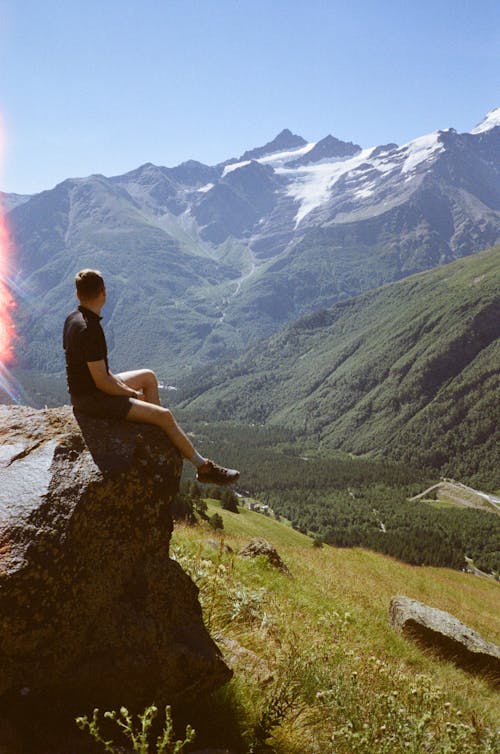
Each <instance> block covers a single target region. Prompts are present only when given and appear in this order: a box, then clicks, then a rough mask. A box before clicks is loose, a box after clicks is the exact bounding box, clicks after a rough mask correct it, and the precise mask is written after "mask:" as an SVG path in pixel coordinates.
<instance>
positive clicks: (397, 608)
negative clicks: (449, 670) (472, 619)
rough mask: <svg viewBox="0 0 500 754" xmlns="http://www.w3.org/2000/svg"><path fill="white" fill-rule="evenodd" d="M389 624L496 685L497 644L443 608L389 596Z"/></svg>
mask: <svg viewBox="0 0 500 754" xmlns="http://www.w3.org/2000/svg"><path fill="white" fill-rule="evenodd" d="M389 614H390V620H391V625H392V626H393V627H394V628H396V629H397V630H399V631H401V632H402V633H403V634H404V635H405V636H408V637H410V638H412V639H414V640H415V641H417V642H418V643H419V644H420V645H421V646H424V647H426V648H428V649H431V650H432V651H434V652H435V653H436V654H438V655H440V656H441V657H444V658H445V659H448V660H452V661H453V662H454V663H455V664H456V665H458V666H459V667H461V668H464V669H465V670H468V671H470V672H477V673H481V674H483V675H486V676H487V677H488V679H489V680H490V681H491V682H492V683H493V684H494V685H496V686H497V685H499V684H500V647H498V646H496V644H492V643H491V642H488V641H485V639H483V637H482V636H480V634H478V633H477V631H474V630H473V629H472V628H469V626H466V625H465V624H464V623H462V622H461V621H459V620H458V618H455V617H454V616H453V615H450V613H446V612H444V610H438V609H437V608H435V607H429V606H428V605H425V604H423V603H422V602H418V601H417V600H413V599H410V598H409V597H403V596H398V597H393V598H392V600H391V604H390V608H389Z"/></svg>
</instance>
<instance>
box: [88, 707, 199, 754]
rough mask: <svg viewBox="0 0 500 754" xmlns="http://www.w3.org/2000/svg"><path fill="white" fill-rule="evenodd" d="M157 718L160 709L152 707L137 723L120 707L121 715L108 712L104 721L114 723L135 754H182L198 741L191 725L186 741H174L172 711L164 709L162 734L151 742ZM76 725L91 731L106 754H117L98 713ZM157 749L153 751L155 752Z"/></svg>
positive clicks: (168, 708) (147, 709) (97, 711)
mask: <svg viewBox="0 0 500 754" xmlns="http://www.w3.org/2000/svg"><path fill="white" fill-rule="evenodd" d="M157 714H158V708H157V707H155V706H154V704H152V705H151V706H150V707H146V709H145V710H144V712H143V713H142V715H138V717H137V722H134V720H133V717H132V715H131V714H130V713H129V711H128V709H127V708H126V707H121V708H120V711H119V712H115V711H112V712H105V713H104V717H105V718H107V719H108V720H113V721H114V722H115V723H116V724H117V725H118V727H119V728H121V730H122V733H123V735H124V736H125V737H126V738H127V739H128V741H129V743H131V744H132V747H133V748H132V751H133V752H135V754H182V751H183V750H184V747H185V746H186V745H187V744H189V743H191V741H193V740H194V738H195V735H196V734H195V731H194V729H193V728H191V726H190V725H188V726H187V727H186V734H185V735H186V737H185V739H184V741H174V738H175V735H174V727H173V722H172V711H171V708H170V707H169V706H167V707H166V708H165V725H164V727H163V731H162V733H160V735H159V736H158V738H157V739H156V741H155V742H152V741H151V726H152V725H153V720H154V719H155V717H156V715H157ZM76 724H77V725H78V727H79V728H80V729H81V730H88V732H89V733H90V735H91V736H92V738H93V739H94V741H96V742H97V743H99V744H102V745H103V746H104V751H106V752H108V753H109V754H116V753H117V751H118V748H117V746H116V744H114V743H113V741H112V740H109V741H106V740H105V739H104V738H103V734H102V733H101V730H100V725H99V710H98V709H95V710H94V712H93V715H92V720H89V719H88V717H87V716H86V715H85V716H84V717H77V718H76ZM152 747H154V748H152Z"/></svg>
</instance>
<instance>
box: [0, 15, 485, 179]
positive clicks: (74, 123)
mask: <svg viewBox="0 0 500 754" xmlns="http://www.w3.org/2000/svg"><path fill="white" fill-rule="evenodd" d="M499 105H500V3H499V2H498V0H413V1H412V2H410V1H408V0H301V1H300V2H299V0H0V113H1V114H2V118H3V121H4V126H5V130H6V136H7V145H6V153H5V155H4V165H3V170H2V171H1V172H2V175H1V177H0V189H3V190H4V191H14V192H18V193H32V192H34V191H39V190H42V189H45V188H51V187H52V186H54V185H55V184H56V183H57V182H59V181H61V180H63V179H64V178H67V177H70V176H71V177H74V176H83V175H89V174H91V173H104V174H105V175H116V174H119V173H123V172H126V171H127V170H131V169H133V168H135V167H137V166H138V165H140V164H142V163H144V162H148V161H151V162H154V163H156V164H159V165H176V164H178V163H179V162H182V161H183V160H187V159H190V158H193V159H197V160H200V161H202V162H205V163H207V164H215V163H217V162H220V161H222V160H224V159H226V158H228V157H231V156H237V155H239V154H241V153H242V152H243V151H244V150H245V149H247V148H250V147H252V146H257V145H259V144H263V143H265V142H266V141H269V140H270V139H271V138H273V137H274V136H275V135H276V134H277V133H278V132H279V131H280V130H281V129H282V128H285V127H286V128H290V129H291V130H292V131H294V132H295V133H299V134H301V135H302V136H304V137H305V138H306V139H310V140H317V139H319V138H322V137H323V136H325V135H326V134H328V133H332V134H333V135H334V136H337V137H339V138H342V139H345V140H348V141H351V140H352V141H355V142H357V143H360V144H362V145H363V146H370V145H375V144H381V143H386V142H389V141H395V142H397V143H399V144H402V143H404V142H406V141H409V140H410V139H412V138H415V137H417V136H420V135H422V134H424V133H428V132H430V131H435V130H437V129H438V128H447V127H449V126H453V127H454V128H456V129H457V130H459V131H466V130H469V129H470V128H471V127H472V126H473V125H475V124H476V123H477V122H478V121H479V120H481V119H482V117H483V116H484V115H485V114H486V112H487V111H488V110H490V109H492V108H493V107H497V106H499Z"/></svg>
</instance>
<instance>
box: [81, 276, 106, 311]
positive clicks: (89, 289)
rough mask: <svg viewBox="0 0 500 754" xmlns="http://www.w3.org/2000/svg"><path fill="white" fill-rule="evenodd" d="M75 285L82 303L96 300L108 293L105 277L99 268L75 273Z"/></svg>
mask: <svg viewBox="0 0 500 754" xmlns="http://www.w3.org/2000/svg"><path fill="white" fill-rule="evenodd" d="M75 285H76V295H77V296H78V300H79V301H80V302H81V303H82V304H83V303H88V302H92V301H96V300H97V299H100V298H101V297H103V296H104V297H105V295H106V287H105V285H104V278H103V276H102V275H101V273H100V272H99V270H80V272H77V273H76V275H75ZM103 303H104V302H103Z"/></svg>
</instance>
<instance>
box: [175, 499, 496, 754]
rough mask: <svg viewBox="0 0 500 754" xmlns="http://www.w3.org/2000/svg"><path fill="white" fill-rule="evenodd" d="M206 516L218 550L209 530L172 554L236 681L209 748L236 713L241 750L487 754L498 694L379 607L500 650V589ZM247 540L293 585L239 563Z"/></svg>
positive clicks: (232, 516) (178, 532)
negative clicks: (402, 608) (446, 623)
mask: <svg viewBox="0 0 500 754" xmlns="http://www.w3.org/2000/svg"><path fill="white" fill-rule="evenodd" d="M208 505H209V510H208V513H209V514H212V513H214V512H215V511H217V512H218V513H219V514H220V515H221V516H222V518H223V521H224V531H223V532H222V534H221V536H220V540H219V541H220V547H219V549H216V548H214V546H213V544H212V545H211V544H210V542H209V541H210V540H212V541H213V539H214V533H213V531H212V530H211V529H210V528H209V527H208V526H206V525H203V526H201V527H185V526H177V527H176V529H175V531H174V535H173V539H172V546H171V551H172V554H173V556H174V557H176V558H177V559H178V560H179V562H180V563H181V565H182V567H183V568H185V569H186V570H187V571H188V572H189V573H190V574H191V576H192V578H193V579H194V580H195V582H196V583H197V584H198V586H199V588H200V600H201V603H202V606H203V611H204V619H205V622H206V624H207V626H208V628H209V630H210V631H211V633H212V635H213V636H214V638H215V639H216V641H218V642H219V644H220V646H221V647H222V648H223V649H224V652H225V653H226V656H227V658H228V662H229V663H230V665H231V666H232V667H233V670H234V672H235V676H234V678H233V680H232V681H231V683H230V684H229V685H228V687H227V688H226V689H225V690H223V691H222V692H220V694H219V696H218V700H216V702H214V708H213V709H214V712H213V718H214V719H213V720H212V723H211V726H209V730H208V732H207V731H205V735H206V736H208V738H207V741H208V743H211V744H212V745H215V744H217V745H219V746H222V745H226V746H228V745H230V743H231V741H230V740H229V739H228V737H227V736H229V734H228V733H227V734H226V738H224V735H225V734H224V733H223V730H224V724H223V723H222V722H221V718H225V717H230V716H231V714H232V715H233V717H234V714H235V710H237V718H238V725H239V727H240V731H241V732H242V735H243V739H244V741H245V746H246V747H247V748H246V750H247V751H249V752H251V751H253V752H259V751H265V750H266V749H265V748H264V743H265V742H267V743H266V745H268V746H272V749H270V750H271V751H275V752H276V753H277V754H299V753H300V754H304V752H307V753H308V754H327V753H328V754H354V753H355V752H364V753H365V754H382V753H385V752H387V754H389V752H390V754H397V753H398V752H407V751H412V752H414V754H423V753H424V752H436V753H437V752H439V753H441V752H442V754H445V752H457V754H459V752H460V754H466V753H470V754H472V753H474V754H479V753H481V754H486V753H489V752H491V754H493V752H494V751H495V746H496V744H495V742H494V739H493V736H494V734H493V732H492V731H493V730H494V729H496V728H498V726H499V723H500V720H499V716H498V697H497V696H496V693H495V691H494V689H493V687H492V686H491V685H490V684H489V683H488V682H487V680H485V679H484V678H481V677H477V676H473V675H471V674H467V673H466V672H464V671H462V670H460V669H458V668H457V667H455V666H454V665H453V664H452V663H450V662H447V661H444V660H441V659H439V658H437V657H435V656H431V655H430V654H429V653H427V652H424V651H423V650H421V649H419V648H418V647H417V646H416V645H414V644H413V643H411V642H410V641H407V640H406V639H404V638H403V637H402V636H400V635H399V634H397V633H395V632H394V631H393V630H392V629H391V628H390V626H389V624H388V607H389V601H390V599H391V597H392V596H395V595H397V594H405V595H407V596H409V597H413V598H415V599H419V600H421V601H423V602H425V603H426V604H429V605H431V606H434V607H438V608H440V609H443V610H447V611H449V612H451V613H452V614H453V615H455V616H457V617H458V618H459V619H460V620H462V621H464V622H465V623H467V624H468V625H470V626H471V627H473V628H475V629H476V630H478V631H479V632H480V633H481V634H482V635H483V636H484V637H485V638H486V639H488V640H490V641H493V642H497V643H498V642H499V641H500V635H499V627H498V619H497V616H498V604H499V594H500V592H499V587H498V585H497V584H495V583H493V582H490V581H487V580H485V579H480V578H477V577H474V576H472V575H470V574H464V573H460V572H457V571H452V570H448V569H439V568H421V567H412V566H408V565H405V564H402V563H399V562H398V561H395V560H393V559H391V558H389V557H386V556H383V555H379V554H376V553H373V552H370V551H366V550H363V549H352V550H350V549H342V550H341V549H335V548H332V547H328V546H325V547H322V548H320V549H318V548H313V546H312V541H311V539H310V538H308V537H306V536H304V535H302V534H300V533H299V532H297V531H294V530H293V529H291V528H290V527H287V526H284V525H282V524H280V523H278V522H277V521H275V520H273V519H272V518H269V517H266V516H263V515H261V514H258V513H255V512H252V511H248V510H241V512H240V513H239V514H236V513H230V512H228V511H224V510H222V509H221V508H220V506H219V504H218V503H217V502H215V501H209V502H208ZM255 536H261V537H265V538H266V539H268V540H269V541H271V542H272V543H273V544H274V545H275V546H276V547H277V549H278V552H279V553H280V555H281V557H282V558H283V560H284V561H285V563H286V564H287V566H288V568H289V569H290V571H291V573H292V578H288V577H286V576H285V575H283V574H281V573H280V572H278V571H276V570H275V569H273V568H272V567H270V566H269V565H268V564H267V562H266V561H265V560H263V559H262V558H257V559H255V560H248V559H244V558H241V557H238V555H237V554H236V553H237V552H238V550H239V549H240V548H241V547H242V546H243V545H244V544H246V543H247V542H248V541H249V539H251V538H252V537H255ZM226 545H228V546H229V547H230V548H231V550H232V551H226V548H225V546H226ZM230 641H232V642H237V644H236V645H233V647H232V648H231V646H229V648H228V642H230ZM234 646H237V647H240V649H239V650H238V651H235V649H234ZM241 648H244V649H241ZM221 700H222V701H221ZM216 710H217V711H216ZM230 710H232V713H231V714H230ZM191 722H192V723H193V724H194V727H195V728H196V727H197V723H196V721H195V720H192V721H191ZM198 729H199V725H198V728H197V730H198ZM217 731H218V733H217ZM203 735H204V734H203V732H202V733H201V739H200V742H201V741H202V740H203ZM233 736H234V733H233ZM496 743H498V741H497V742H496ZM233 744H234V740H233ZM268 750H269V749H268Z"/></svg>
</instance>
